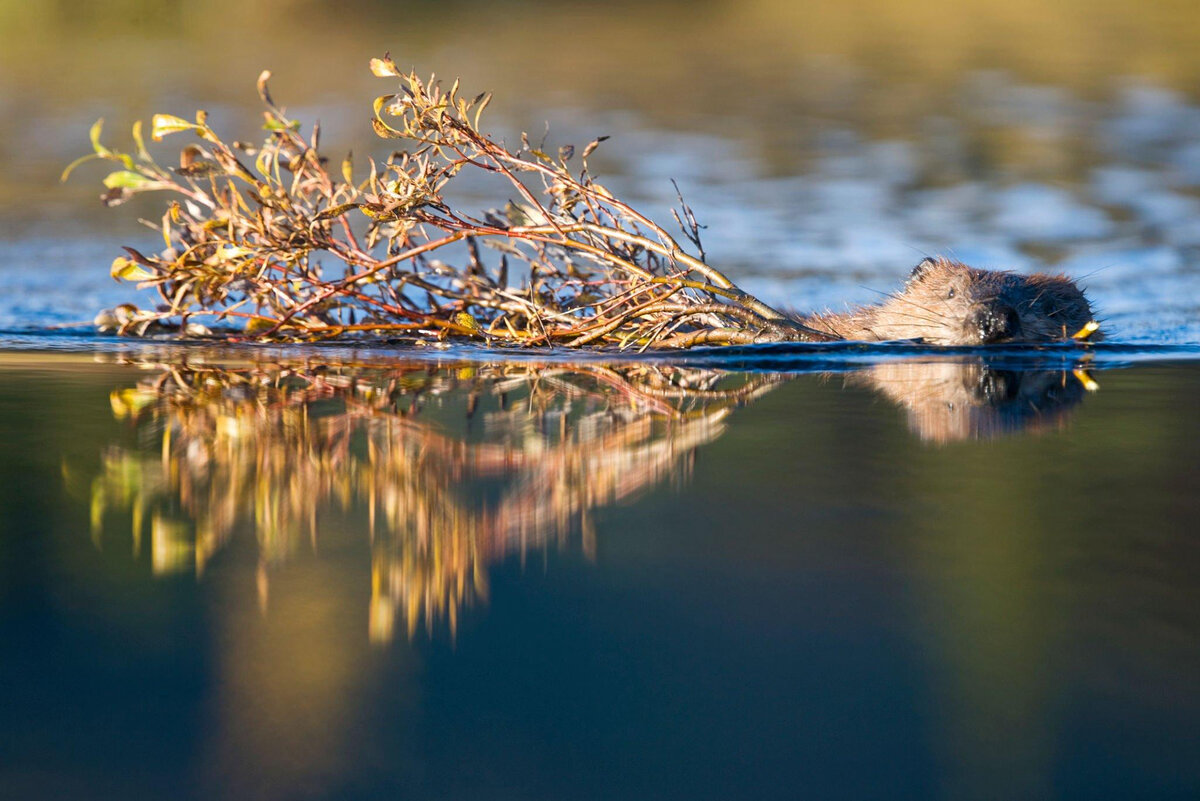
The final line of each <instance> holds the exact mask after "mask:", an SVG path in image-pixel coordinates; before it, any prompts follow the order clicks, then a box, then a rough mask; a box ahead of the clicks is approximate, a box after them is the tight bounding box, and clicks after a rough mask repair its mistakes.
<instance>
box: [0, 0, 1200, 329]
mask: <svg viewBox="0 0 1200 801" xmlns="http://www.w3.org/2000/svg"><path fill="white" fill-rule="evenodd" d="M389 50H390V51H391V53H392V55H393V57H394V58H395V60H396V61H397V63H399V64H400V65H401V66H402V67H403V66H407V65H410V64H411V65H413V66H415V67H416V68H417V69H418V70H419V71H421V72H423V73H426V72H436V73H437V74H438V75H440V76H443V77H445V78H447V79H453V78H454V77H459V78H461V79H462V81H463V82H464V85H465V86H466V87H468V89H475V90H478V91H483V90H485V89H486V90H491V91H494V92H495V95H496V96H495V100H494V101H493V102H492V104H491V106H490V108H489V112H488V114H489V118H490V122H489V123H488V126H487V127H489V128H490V129H491V130H493V131H495V132H498V133H500V134H502V135H508V136H514V135H515V134H516V133H517V132H519V131H521V130H527V131H529V132H531V134H533V135H538V136H540V135H541V133H542V132H543V131H544V130H545V129H546V126H547V125H549V127H550V132H551V133H550V137H551V140H552V141H553V142H555V143H559V144H563V143H579V144H583V143H585V142H587V141H589V140H590V139H592V138H594V137H595V136H597V135H605V134H607V135H612V136H613V139H612V140H611V141H610V142H607V143H606V144H605V146H604V147H603V148H601V150H600V151H599V153H598V154H597V158H596V160H595V165H596V167H597V168H598V170H599V171H600V172H601V173H602V175H603V177H604V178H605V179H606V180H607V181H608V183H609V184H610V186H611V187H612V188H613V189H614V190H617V191H619V192H621V193H622V194H624V195H625V196H627V197H628V198H630V199H632V200H634V201H636V202H637V204H638V205H639V206H641V207H642V208H643V209H644V210H646V211H647V212H649V213H650V214H651V215H652V216H655V217H658V218H660V219H667V220H669V216H668V212H667V208H668V206H669V204H670V203H671V201H672V200H673V199H674V189H673V187H672V186H671V184H670V180H669V179H670V178H674V179H676V180H678V181H679V183H680V186H681V188H682V189H683V190H684V193H685V196H686V197H687V198H688V200H689V201H690V202H691V203H692V204H693V205H694V206H695V208H696V211H697V213H698V214H699V216H700V218H701V221H702V222H706V223H707V224H708V225H709V229H708V232H707V234H708V242H707V245H708V246H709V250H710V253H711V255H712V258H713V261H714V262H716V263H717V264H719V265H720V266H721V267H722V268H724V269H727V270H729V271H731V272H732V273H734V274H735V275H737V276H738V277H739V278H741V279H742V280H743V281H744V282H745V283H746V284H747V286H748V288H749V289H751V290H752V291H757V292H760V293H763V294H765V295H767V296H769V297H770V298H771V299H772V300H776V301H778V302H783V303H786V304H788V305H791V306H794V307H797V308H811V307H818V306H826V305H831V306H840V305H841V304H842V303H844V302H865V301H868V300H870V299H872V298H873V297H875V295H874V292H875V291H878V290H887V289H890V288H891V287H893V286H895V284H896V282H897V281H898V280H899V279H900V278H901V277H902V276H903V275H904V274H905V273H906V271H907V270H908V269H909V268H910V267H911V265H912V264H915V263H916V262H917V261H919V260H920V258H921V257H922V256H923V255H925V254H927V253H934V252H949V253H953V254H954V255H957V256H959V257H960V258H962V259H964V260H968V261H972V262H975V263H978V264H980V265H981V266H989V267H1003V268H1013V269H1020V270H1035V269H1056V270H1063V271H1066V272H1068V273H1070V274H1072V275H1074V276H1076V277H1083V276H1087V279H1086V282H1085V283H1087V285H1088V286H1090V287H1091V288H1092V290H1093V292H1092V294H1093V295H1094V297H1095V300H1096V301H1097V303H1098V305H1099V307H1100V309H1101V312H1102V313H1103V314H1104V315H1105V316H1106V321H1107V322H1108V324H1109V327H1110V330H1113V331H1115V332H1117V333H1118V334H1119V335H1120V336H1121V338H1122V339H1124V340H1127V341H1136V342H1146V343H1150V342H1152V343H1163V342H1167V343H1180V342H1196V341H1200V327H1198V326H1197V324H1196V323H1195V319H1196V317H1197V314H1196V311H1197V305H1196V302H1195V301H1194V300H1193V298H1195V297H1196V296H1197V295H1200V292H1197V291H1196V290H1197V288H1198V286H1200V283H1198V282H1197V279H1196V276H1195V267H1194V265H1195V260H1196V252H1197V249H1198V248H1200V196H1198V190H1200V107H1198V106H1197V105H1196V101H1197V94H1198V93H1200V6H1197V5H1196V4H1195V3H1190V2H1182V1H1177V0H1159V2H1152V3H1138V2H1130V1H1129V0H1092V1H1085V0H1067V1H1066V2H1060V3H1054V4H1049V5H1048V4H1045V3H1039V2H1033V0H970V1H969V2H963V3H956V4H952V5H950V6H947V5H946V4H943V3H938V2H930V1H928V0H916V1H915V2H904V3H900V2H894V1H893V0H850V1H849V2H839V3H793V2H779V0H749V2H723V1H721V0H712V1H710V2H700V3H676V2H639V3H625V2H616V3H608V4H604V5H595V4H588V3H583V2H563V3H556V4H553V5H544V4H538V3H532V2H489V3H473V2H466V1H465V0H460V1H459V2H438V3H434V2H406V3H397V2H370V1H369V0H351V2H348V3H324V2H306V1H305V0H254V1H253V2H231V1H229V2H226V1H225V0H213V1H212V2H206V3H194V2H166V3H164V2H148V1H144V0H117V2H112V3H105V4H93V3H85V2H70V1H68V0H59V1H58V2H43V3H24V2H15V1H14V0H0V159H2V160H3V163H4V165H5V168H4V170H3V172H2V174H0V231H2V239H3V241H2V242H0V248H3V253H4V254H5V260H4V261H5V265H4V266H3V267H2V268H0V269H3V270H5V272H6V274H7V277H8V278H9V279H10V282H11V281H16V280H18V279H17V278H16V276H20V280H22V281H27V282H33V286H34V288H36V289H37V290H38V291H39V294H41V295H42V296H43V297H45V296H46V293H56V292H57V293H58V294H57V295H56V297H55V298H54V301H53V302H44V303H39V304H34V305H32V306H29V305H23V304H24V301H13V302H11V303H9V304H7V306H2V307H0V325H6V326H7V327H13V326H18V327H19V326H36V325H38V324H41V323H45V322H60V321H67V320H73V319H83V318H87V317H90V314H91V313H92V312H93V311H94V310H95V309H96V308H97V307H99V306H100V305H103V304H104V303H105V302H106V301H110V300H114V299H116V300H117V301H119V299H120V297H121V296H122V294H121V293H126V295H127V293H128V290H127V289H125V288H120V287H114V286H113V285H112V284H111V282H109V281H108V279H107V276H106V275H105V274H104V272H105V271H104V267H105V266H107V264H108V263H109V261H110V260H111V258H112V254H113V252H114V250H115V244H116V242H118V241H120V242H130V241H131V240H133V239H136V237H138V236H145V237H146V238H147V241H149V240H150V235H144V234H142V233H141V229H139V228H138V227H137V225H136V222H135V219H136V217H137V213H138V212H139V211H141V210H145V212H146V213H147V214H150V213H151V212H152V211H153V209H154V205H153V201H148V202H146V203H145V204H144V205H143V206H140V207H138V206H135V207H132V208H133V212H132V213H131V212H130V207H125V208H123V209H119V210H115V211H112V210H105V209H103V208H102V207H101V206H100V205H99V203H97V202H96V196H97V194H98V192H99V189H98V180H99V178H100V177H102V175H103V172H102V170H103V167H100V166H97V165H90V168H88V167H85V168H84V169H83V170H81V171H80V172H79V173H78V175H77V177H75V178H73V179H72V180H71V181H70V182H69V183H67V184H66V185H65V186H64V185H60V184H59V183H58V174H59V173H60V171H61V168H62V167H63V166H64V164H65V163H66V162H68V161H69V160H70V159H72V158H74V157H75V156H76V155H80V154H82V153H85V152H88V150H89V145H88V143H87V129H88V126H89V125H90V124H91V123H92V122H93V121H94V120H95V119H97V118H99V117H104V118H105V120H106V133H105V139H106V141H108V142H110V143H112V144H113V145H115V146H120V145H124V146H126V147H127V146H128V141H127V136H128V130H129V127H130V125H131V123H132V122H133V121H134V120H136V119H148V118H149V116H150V115H151V114H152V113H154V112H159V111H162V112H170V113H175V114H179V115H183V116H190V115H191V114H193V113H194V111H195V110H196V109H197V108H204V109H206V110H207V111H208V112H209V113H210V114H211V115H212V119H213V121H214V123H215V124H216V125H217V126H218V128H219V129H220V130H223V131H225V132H227V133H229V134H231V135H232V136H235V137H237V138H243V139H253V138H256V137H257V134H258V131H257V130H256V126H257V124H258V120H259V117H258V99H257V96H256V93H255V91H254V80H255V78H256V76H257V75H258V73H259V71H260V70H262V69H264V68H269V69H271V70H272V71H273V72H274V76H275V77H274V79H273V83H272V86H273V91H274V94H275V98H276V100H277V101H279V102H280V103H283V104H285V105H286V106H287V107H288V108H289V110H291V111H292V113H293V114H294V115H296V116H297V117H299V118H301V119H303V120H305V121H306V122H311V121H312V120H314V119H320V121H321V123H322V126H323V130H324V132H325V137H324V142H325V149H326V151H327V152H328V153H330V154H336V155H341V154H342V153H344V152H345V151H347V150H351V149H353V150H354V151H355V152H356V153H358V154H366V153H371V152H375V153H378V152H386V151H384V149H383V147H381V146H380V145H379V144H377V140H375V137H374V135H373V134H372V132H371V130H370V126H369V109H370V102H371V100H372V99H373V98H374V96H376V95H377V94H382V93H385V92H388V91H390V90H391V88H392V87H391V85H390V83H389V82H387V81H382V80H379V79H376V78H373V77H372V76H371V75H370V74H369V73H368V71H367V69H366V63H367V60H368V58H370V57H371V56H374V55H381V54H382V53H383V52H384V51H389ZM181 144H182V142H179V141H168V142H166V143H164V144H163V145H160V146H159V147H160V148H162V150H161V151H160V152H161V154H162V155H163V157H164V159H166V158H169V154H170V153H171V152H174V151H175V150H177V149H178V147H179V146H180V145H181ZM505 200H506V198H503V197H489V198H480V199H479V202H480V203H483V204H487V205H496V206H502V205H503V203H504V201H505ZM35 266H36V267H37V270H38V271H40V272H39V273H38V274H40V275H42V276H43V278H41V279H39V278H38V277H37V274H35V272H34V271H33V270H32V269H31V268H33V267H35ZM46 270H53V271H54V273H53V275H52V276H49V275H48V274H47V273H46V272H45V271H46ZM1118 290H1119V291H1118ZM1151 312H1152V313H1151Z"/></svg>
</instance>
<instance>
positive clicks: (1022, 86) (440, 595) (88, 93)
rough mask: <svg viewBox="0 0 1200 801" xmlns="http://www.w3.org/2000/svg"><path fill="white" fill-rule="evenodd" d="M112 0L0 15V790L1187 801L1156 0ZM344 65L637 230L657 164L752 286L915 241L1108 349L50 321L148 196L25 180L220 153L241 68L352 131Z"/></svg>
mask: <svg viewBox="0 0 1200 801" xmlns="http://www.w3.org/2000/svg"><path fill="white" fill-rule="evenodd" d="M160 5H161V4H148V3H143V2H140V0H126V2H123V3H122V4H120V8H119V9H115V10H113V11H112V13H110V14H106V15H104V18H98V17H96V15H95V13H94V11H93V10H92V9H91V8H90V7H89V6H87V5H86V4H76V3H71V2H59V3H46V4H19V3H10V2H6V1H5V0H0V90H3V91H0V160H2V161H3V162H4V164H5V170H3V171H0V282H2V284H0V285H2V286H3V287H4V289H5V292H4V293H3V295H0V499H2V500H0V687H3V689H0V709H3V710H4V714H3V715H0V797H13V798H39V797H80V798H122V799H125V798H130V797H135V798H141V797H171V798H211V797H218V798H270V799H292V798H394V797H417V798H448V797H449V798H458V797H461V798H564V797H571V798H576V797H578V798H785V797H786V798H794V797H797V796H802V797H807V796H811V797H815V798H829V797H834V798H864V797H911V798H929V797H945V798H955V799H957V798H972V797H978V798H997V797H1012V798H1113V799H1118V798H1120V799H1124V798H1130V797H1154V798H1157V797H1193V796H1196V795H1198V794H1200V769H1198V768H1197V766H1198V765H1200V745H1198V743H1197V739H1196V737H1195V731H1196V728H1197V722H1198V721H1200V691H1198V689H1197V686H1198V685H1197V683H1196V681H1195V678H1196V676H1198V675H1200V625H1198V623H1197V618H1196V615H1195V609H1196V608H1197V601H1198V600H1200V599H1198V598H1197V585H1196V581H1195V575H1196V573H1197V568H1198V567H1200V551H1198V543H1197V539H1196V536H1195V531H1196V529H1197V527H1196V524H1195V521H1196V520H1197V519H1198V518H1200V508H1198V504H1200V500H1198V499H1200V472H1198V467H1197V465H1198V463H1197V459H1196V454H1195V450H1196V442H1197V441H1198V440H1197V437H1198V435H1200V415H1198V414H1197V412H1196V408H1197V407H1196V401H1195V399H1196V397H1197V393H1198V391H1200V101H1198V98H1197V96H1196V93H1195V86H1196V85H1197V84H1196V78H1197V76H1198V75H1200V61H1197V59H1196V57H1195V53H1197V52H1200V43H1197V42H1195V41H1193V40H1194V39H1195V35H1196V31H1200V24H1198V23H1200V18H1198V16H1197V14H1196V13H1195V12H1194V11H1192V10H1190V7H1186V6H1183V5H1180V6H1178V7H1175V6H1170V7H1169V8H1168V6H1169V5H1170V4H1164V5H1163V6H1162V7H1158V6H1153V7H1150V8H1144V9H1143V8H1140V7H1135V6H1134V4H1131V3H1124V2H1120V0H1094V2H1089V3H1079V4H1076V3H1073V2H1066V3H1060V4H1055V6H1054V7H1053V8H1050V7H1046V6H1043V4H1033V5H1026V3H1025V2H1024V0H1004V2H994V0H971V2H968V3H965V4H959V6H956V7H954V8H952V9H951V8H945V9H943V8H941V6H940V4H930V3H926V2H923V0H914V2H912V3H908V4H904V5H903V6H901V5H899V4H891V3H889V2H887V1H886V0H863V2H862V3H858V4H848V5H846V6H845V7H844V8H843V7H842V6H841V5H838V6H836V7H835V6H834V5H833V4H830V5H829V6H828V8H809V7H807V6H806V7H804V8H803V9H800V7H796V8H792V4H786V3H775V2H772V1H771V0H756V1H755V2H739V3H724V2H717V1H716V0H714V2H711V3H707V4H701V5H700V6H698V7H697V8H695V9H692V8H689V9H688V10H687V11H686V12H683V11H681V10H680V8H679V7H677V6H675V5H673V4H671V3H657V4H655V3H650V4H644V6H642V7H639V8H638V9H637V10H636V13H633V12H629V13H625V11H621V10H620V9H618V10H615V11H614V10H612V9H607V8H606V9H605V10H604V11H603V12H601V11H592V10H590V9H587V8H585V7H583V6H581V5H572V4H569V3H568V4H565V5H563V6H562V7H556V8H554V9H550V8H539V9H538V10H537V16H536V19H534V18H533V17H532V16H531V10H530V8H529V7H527V6H526V5H524V4H521V3H517V4H505V3H501V4H488V5H487V6H483V5H478V4H471V3H465V4H461V6H455V8H454V9H449V10H447V9H442V8H441V7H440V6H439V7H438V8H437V9H431V8H425V7H424V6H420V4H417V6H420V7H417V6H414V7H413V8H411V9H410V8H408V7H407V6H406V7H405V9H404V14H403V15H402V16H399V17H398V16H394V15H395V13H396V12H395V10H394V9H390V7H385V6H386V5H387V4H376V3H371V2H369V0H354V2H351V3H350V4H349V5H347V6H346V7H345V9H343V8H342V6H340V5H339V7H338V9H337V10H336V11H333V12H331V11H328V10H326V9H325V8H324V6H322V5H321V4H320V3H312V4H304V5H303V6H302V7H301V6H297V5H295V4H292V3H289V2H284V0H265V1H264V2H262V3H256V4H251V6H252V7H245V8H242V6H244V5H245V4H226V3H224V2H223V0H214V3H213V4H212V6H211V8H208V7H206V8H205V9H201V8H200V4H183V5H178V6H175V5H170V6H167V5H162V6H161V7H159V6H160ZM935 6H936V7H935ZM617 11H620V13H617ZM468 14H470V15H475V16H471V17H470V18H471V20H472V23H471V24H466V23H464V24H457V23H456V21H461V20H465V19H467V16H465V15H468ZM231 21H236V23H237V24H231ZM480 26H482V27H480ZM261 30H271V31H275V32H277V35H275V36H272V37H271V38H270V41H262V40H260V39H258V38H256V34H255V33H254V32H255V31H261ZM481 30H483V31H486V32H487V33H488V35H486V36H485V35H481V34H480V31H481ZM580 31H586V33H587V36H586V37H581V36H580V35H579V32H580ZM696 42H704V43H705V46H704V47H703V48H701V49H698V48H697V47H696V45H695V43H696ZM583 43H586V44H587V45H588V46H586V47H585V46H583ZM389 47H390V48H393V49H394V50H395V51H397V52H400V51H401V49H402V50H403V53H404V57H405V58H409V57H411V58H412V59H413V60H414V62H416V63H417V64H418V66H420V64H422V63H426V62H427V63H429V64H430V65H431V67H435V68H437V69H440V70H442V71H443V74H445V73H446V71H447V69H448V70H449V71H451V72H453V73H455V74H462V75H463V77H464V80H466V81H467V82H468V84H469V85H470V86H472V87H476V86H477V88H479V89H484V88H493V89H497V90H498V91H497V98H496V100H495V101H493V106H492V108H491V109H490V110H489V113H490V114H492V120H493V122H492V126H493V129H494V130H497V131H499V132H501V133H502V134H507V135H509V136H513V135H515V133H516V132H518V131H520V130H522V129H526V130H530V131H535V132H538V133H539V134H540V131H541V130H542V127H543V125H544V124H545V122H546V121H547V120H548V121H549V122H550V127H551V133H550V136H551V139H552V140H554V141H555V142H556V143H566V142H574V143H580V142H585V141H589V140H590V139H592V138H593V137H595V136H597V135H600V134H609V135H612V137H613V138H612V139H611V140H609V141H608V142H606V143H605V145H604V147H602V148H601V149H600V150H599V151H598V152H597V154H596V156H595V158H594V160H593V161H594V165H595V166H596V168H597V170H598V171H599V172H600V174H601V175H602V176H603V178H604V180H605V184H606V185H607V186H609V187H610V188H611V189H613V190H614V191H615V192H617V193H618V194H619V195H621V196H622V197H625V198H627V199H629V200H631V201H633V203H634V205H636V206H637V207H638V208H640V209H642V210H644V211H646V212H647V213H648V214H649V215H650V216H653V217H656V218H659V219H662V220H669V212H668V209H669V207H670V206H671V205H672V204H673V203H674V202H675V200H676V198H675V188H674V186H673V184H672V183H671V181H672V179H674V180H675V181H676V182H678V184H679V186H680V188H681V189H682V190H683V192H684V194H685V196H686V198H687V200H688V202H689V203H690V204H691V205H692V206H693V207H694V208H695V210H696V212H697V214H698V216H699V217H700V220H701V222H703V223H707V225H708V227H707V228H706V229H705V231H704V234H705V246H706V248H707V251H708V255H709V259H710V261H711V262H712V263H713V264H715V265H716V266H718V267H720V268H721V269H722V270H724V271H726V272H727V273H728V274H729V275H730V276H731V277H733V278H734V279H735V280H737V281H738V283H739V284H740V285H742V286H744V287H745V288H746V289H747V290H749V291H751V292H754V293H756V294H759V295H761V296H762V297H764V299H766V300H768V301H769V302H772V303H774V304H778V305H780V306H785V307H789V308H792V309H795V310H800V311H803V310H809V309H820V308H827V307H828V308H835V309H837V308H842V307H843V306H845V305H847V304H851V305H852V304H860V303H870V302H872V301H874V300H875V299H877V298H878V297H879V293H880V292H886V291H889V290H891V289H894V288H895V287H896V286H898V285H899V284H900V282H901V281H902V280H903V278H904V276H906V275H907V273H908V272H909V270H911V268H912V266H913V265H914V264H916V263H917V262H918V261H919V260H920V259H921V258H922V257H923V256H925V255H928V254H949V255H952V256H955V257H957V258H959V259H961V260H963V261H966V262H969V263H971V264H974V265H977V266H983V267H993V268H1001V269H1012V270H1017V271H1021V272H1034V271H1052V272H1064V273H1066V274H1068V275H1070V276H1072V277H1074V278H1076V279H1077V280H1079V281H1080V283H1081V284H1082V285H1084V286H1085V287H1086V288H1087V290H1088V294H1089V296H1090V297H1091V299H1092V302H1093V304H1094V306H1095V307H1096V309H1097V311H1098V313H1099V315H1100V317H1101V319H1102V321H1103V326H1104V330H1105V332H1106V334H1107V338H1106V341H1105V342H1103V343H1100V344H1097V345H1093V346H1076V345H1069V346H1068V345H1053V346H1046V347H1039V348H1005V347H990V348H984V349H974V350H972V349H960V350H948V349H937V348H928V347H921V346H914V345H911V344H883V345H860V344H854V343H849V344H847V343H837V344H832V345H781V346H761V347H750V348H727V349H703V350H696V351H692V352H689V353H686V354H667V355H665V356H664V355H655V356H653V357H638V356H631V355H629V354H613V353H604V352H600V353H587V354H583V353H578V352H565V351H553V352H533V351H519V350H510V351H495V350H487V349H483V348H476V347H463V346H453V347H448V348H423V349H418V350H413V349H400V348H396V347H371V346H367V345H364V344H362V343H340V344H326V345H321V346H306V347H299V346H296V347H287V346H270V347H252V346H242V347H237V348H219V347H215V346H213V345H211V344H205V343H189V344H183V345H180V344H177V343H171V342H169V341H156V340H130V339H124V340H122V339H117V338H114V337H109V336H102V335H99V334H96V333H95V332H94V331H92V329H91V326H90V325H89V324H88V322H89V321H90V320H91V319H92V317H93V316H94V314H95V313H96V311H97V310H98V309H101V308H106V307H112V306H114V305H116V304H119V303H121V302H124V301H128V300H131V299H134V298H135V296H136V291H135V290H132V289H131V288H129V287H127V286H124V285H121V284H117V283H115V282H114V281H112V280H111V279H110V278H109V277H108V265H109V263H110V262H111V260H112V258H113V257H114V256H115V255H117V254H118V253H119V252H120V246H121V245H122V244H129V245H134V246H139V247H146V248H151V249H153V243H154V239H155V235H154V234H153V233H147V232H146V231H145V229H143V228H140V227H138V226H137V225H136V224H135V222H134V218H135V217H136V216H138V215H145V216H150V217H156V216H157V215H158V214H160V213H161V211H160V210H158V209H157V208H156V207H154V206H153V204H151V203H147V204H144V205H141V206H138V205H136V204H131V205H130V206H126V207H122V208H120V209H116V210H103V209H100V208H99V207H98V204H96V203H95V195H96V194H97V193H98V189H96V188H95V185H96V184H97V181H98V178H99V175H100V173H98V172H92V173H90V174H89V173H88V172H87V170H86V169H84V170H82V171H81V172H80V174H79V176H78V177H77V178H76V179H73V180H72V182H71V183H69V184H67V185H65V186H62V185H59V184H57V183H56V178H57V175H58V172H59V171H60V170H61V167H62V166H63V164H64V163H66V162H67V161H69V160H70V159H71V158H73V157H74V156H76V155H78V154H79V153H80V152H82V151H84V150H86V148H87V142H86V130H87V127H88V125H89V124H90V123H91V122H92V121H93V120H94V119H95V118H96V117H98V116H101V115H104V116H106V117H107V118H108V127H107V128H106V130H108V131H110V132H112V134H113V137H114V138H116V137H118V136H119V133H120V132H121V131H123V130H126V129H127V127H128V125H129V123H130V122H131V121H132V119H134V118H136V117H142V118H145V117H148V116H149V114H151V113H153V112H156V111H170V112H173V113H179V114H185V115H186V114H189V113H190V112H191V111H192V110H193V109H194V108H196V107H204V108H207V109H208V110H209V111H210V112H211V113H212V115H213V120H214V121H215V122H216V123H217V124H218V126H219V127H221V128H222V129H223V130H231V131H236V132H239V133H238V135H240V136H242V137H244V138H250V137H251V136H253V135H255V131H254V124H255V119H256V117H255V114H256V110H255V108H254V107H253V105H252V104H253V102H254V93H253V86H252V81H253V78H254V76H255V75H256V74H257V71H258V70H259V69H261V68H263V67H271V68H273V69H274V70H275V72H276V78H275V83H274V84H273V86H274V88H275V94H276V97H277V98H278V99H281V100H282V101H283V102H291V103H293V104H294V105H293V106H292V110H293V112H295V114H296V116H298V117H302V118H304V119H306V120H307V119H312V118H314V117H320V118H321V119H322V120H323V122H324V123H325V131H326V137H327V138H326V142H327V143H328V144H327V147H328V150H329V152H331V153H340V152H343V151H344V150H349V149H354V150H355V152H356V154H360V155H362V154H366V153H369V152H376V153H378V152H382V151H381V150H380V148H379V147H375V146H374V144H373V142H372V140H371V134H370V131H369V128H368V126H367V125H366V124H365V123H364V121H365V119H366V114H365V113H364V112H365V110H366V109H368V108H369V103H370V99H371V97H373V95H374V93H376V92H378V91H379V88H378V84H377V83H375V82H372V81H371V79H370V78H368V77H366V76H365V75H364V73H365V70H363V69H362V63H363V62H365V59H366V58H367V57H368V56H371V55H379V54H380V53H382V51H383V50H384V49H387V48H389ZM530 54H537V61H538V63H539V65H557V66H556V67H555V68H553V69H549V68H543V67H541V66H539V68H538V69H537V70H534V69H532V68H531V67H530V58H531V56H530ZM235 73H236V74H235ZM241 89H245V90H246V91H244V92H241V91H239V90H241ZM164 147H165V146H164ZM372 148H375V149H374V150H373V149H372ZM464 191H465V194H464V195H463V196H462V197H461V198H460V200H461V201H462V202H463V203H464V204H466V205H468V206H473V207H488V206H502V205H503V203H504V201H505V200H506V199H507V198H505V197H499V198H497V197H494V196H492V195H490V194H489V193H488V190H487V189H486V188H485V187H483V186H482V185H480V186H475V185H473V184H471V185H466V186H465V187H464Z"/></svg>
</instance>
